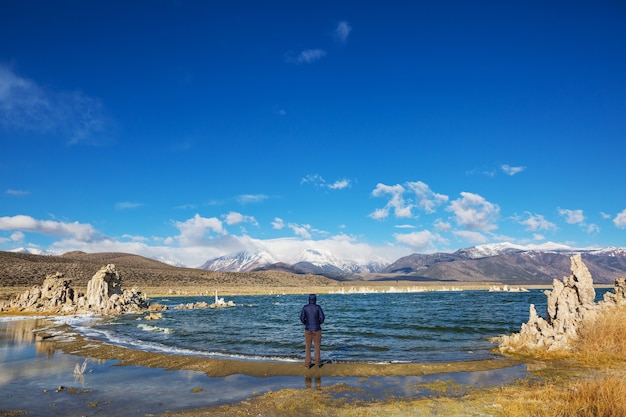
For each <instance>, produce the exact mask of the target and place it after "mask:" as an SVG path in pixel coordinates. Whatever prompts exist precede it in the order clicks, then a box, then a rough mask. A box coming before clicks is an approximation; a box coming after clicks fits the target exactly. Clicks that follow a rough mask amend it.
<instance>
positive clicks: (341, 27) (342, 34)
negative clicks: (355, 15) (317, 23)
mask: <svg viewBox="0 0 626 417" xmlns="http://www.w3.org/2000/svg"><path fill="white" fill-rule="evenodd" d="M350 32H352V27H351V26H350V25H349V24H348V22H345V21H342V22H339V24H338V25H337V28H336V29H335V36H336V37H337V39H338V40H339V42H341V43H346V42H347V41H348V36H349V35H350Z"/></svg>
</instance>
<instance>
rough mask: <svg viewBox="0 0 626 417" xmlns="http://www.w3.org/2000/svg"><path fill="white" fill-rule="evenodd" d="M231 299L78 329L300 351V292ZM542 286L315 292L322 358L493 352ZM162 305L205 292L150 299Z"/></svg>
mask: <svg viewBox="0 0 626 417" xmlns="http://www.w3.org/2000/svg"><path fill="white" fill-rule="evenodd" d="M227 300H230V301H233V302H235V303H236V305H237V306H236V307H231V308H221V309H208V308H207V309H193V310H174V309H171V310H168V311H165V312H163V319H161V320H157V321H143V320H142V321H137V318H138V317H137V316H132V315H131V316H120V317H116V318H114V319H112V320H109V321H97V322H93V321H89V322H85V323H81V324H79V325H78V330H79V331H81V332H83V333H84V334H86V335H88V336H89V337H91V338H95V339H99V340H103V341H107V342H109V343H114V344H119V345H123V346H127V347H132V348H134V349H145V350H154V351H161V352H170V353H182V354H188V355H201V356H213V357H221V358H238V359H242V358H243V359H248V360H280V361H299V360H302V357H303V356H302V355H303V336H302V335H303V326H302V324H301V323H300V321H299V315H300V309H301V308H302V306H303V304H304V303H305V302H306V300H307V297H306V296H302V295H281V296H277V295H267V296H233V297H227ZM545 300H546V296H545V295H544V294H543V292H541V291H538V290H536V291H530V292H520V293H513V292H501V293H495V292H493V293H492V292H487V291H445V292H441V291H439V292H422V293H396V294H389V293H375V294H350V295H345V294H322V295H319V296H318V303H319V304H320V305H321V306H322V307H323V309H324V312H325V314H326V323H325V324H324V326H323V340H322V347H323V356H324V359H325V360H330V361H335V362H342V361H368V362H382V363H385V362H387V363H392V362H450V361H464V360H481V359H492V358H495V357H497V356H496V355H495V354H494V353H492V352H491V351H490V350H491V349H492V348H493V347H494V345H493V344H492V343H490V342H489V339H490V338H491V337H494V336H498V335H501V334H510V333H512V332H516V331H518V330H519V328H520V326H521V324H522V323H523V322H525V321H527V320H528V308H529V304H531V303H533V304H535V305H536V306H537V309H538V311H539V312H541V311H545ZM152 301H156V302H159V303H162V304H166V305H168V306H169V307H175V306H176V305H179V304H181V303H192V302H198V301H206V302H209V303H210V302H213V301H214V299H213V298H212V297H188V298H175V299H154V300H152Z"/></svg>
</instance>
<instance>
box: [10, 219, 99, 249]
mask: <svg viewBox="0 0 626 417" xmlns="http://www.w3.org/2000/svg"><path fill="white" fill-rule="evenodd" d="M0 230H15V231H20V232H21V231H25V232H33V233H40V234H43V235H48V236H57V237H73V238H75V239H77V240H80V241H86V242H88V241H91V240H93V239H96V238H97V237H98V235H99V234H98V232H97V231H96V230H95V229H94V228H93V227H92V226H91V225H90V224H82V223H78V222H74V223H64V222H57V221H53V220H37V219H34V218H32V217H30V216H24V215H18V216H12V217H8V216H5V217H0Z"/></svg>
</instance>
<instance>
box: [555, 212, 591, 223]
mask: <svg viewBox="0 0 626 417" xmlns="http://www.w3.org/2000/svg"><path fill="white" fill-rule="evenodd" d="M559 214H560V215H561V216H562V217H564V218H565V221H566V222H567V223H569V224H577V223H582V222H584V221H585V216H584V215H583V211H582V210H568V209H559Z"/></svg>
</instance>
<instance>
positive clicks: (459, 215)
mask: <svg viewBox="0 0 626 417" xmlns="http://www.w3.org/2000/svg"><path fill="white" fill-rule="evenodd" d="M446 210H448V211H451V212H452V213H454V215H455V220H456V223H457V224H458V225H459V226H461V227H464V228H466V229H468V230H480V231H489V230H494V229H497V228H498V226H497V225H496V224H495V222H496V221H497V220H498V218H499V215H500V207H499V206H498V205H497V204H493V203H490V202H489V201H487V200H486V199H485V198H483V197H482V196H480V195H478V194H473V193H468V192H462V193H461V198H459V199H457V200H453V201H452V202H451V203H450V205H449V206H448V207H447V208H446Z"/></svg>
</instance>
